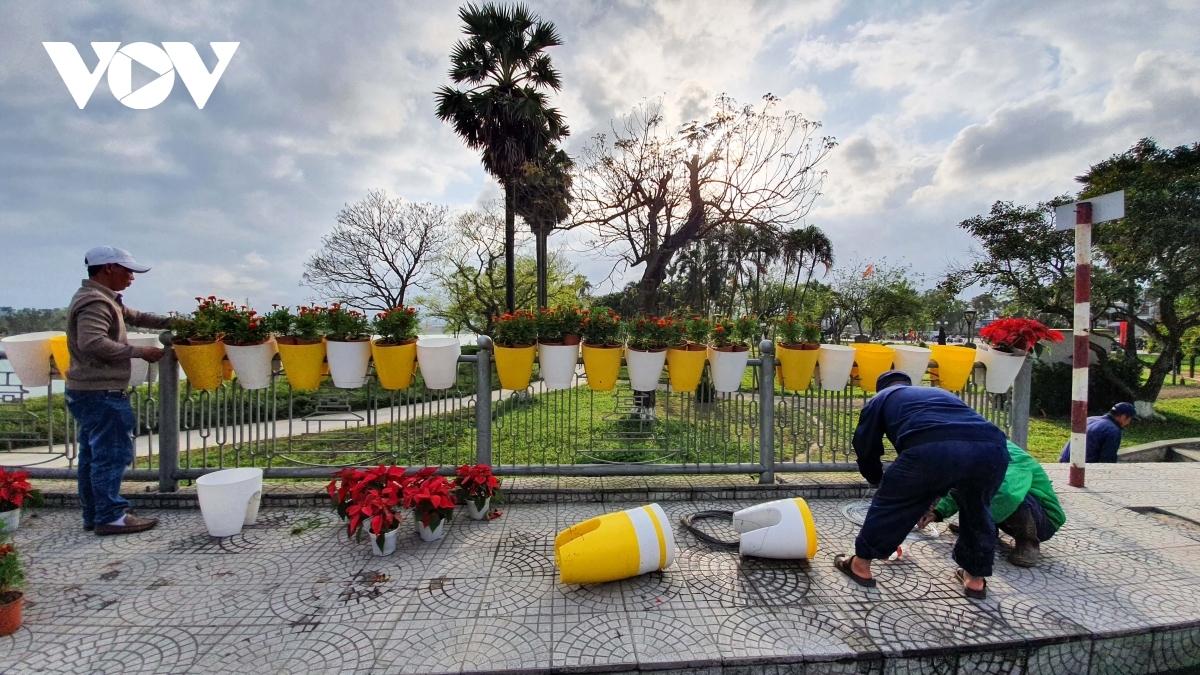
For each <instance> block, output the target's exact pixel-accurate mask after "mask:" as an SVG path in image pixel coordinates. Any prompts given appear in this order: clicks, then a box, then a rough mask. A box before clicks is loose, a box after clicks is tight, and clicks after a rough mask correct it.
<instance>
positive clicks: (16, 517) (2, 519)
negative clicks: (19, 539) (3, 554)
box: [0, 509, 21, 534]
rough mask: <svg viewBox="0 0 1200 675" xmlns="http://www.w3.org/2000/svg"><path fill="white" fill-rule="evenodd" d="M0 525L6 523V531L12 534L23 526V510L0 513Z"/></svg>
mask: <svg viewBox="0 0 1200 675" xmlns="http://www.w3.org/2000/svg"><path fill="white" fill-rule="evenodd" d="M0 523H4V531H5V532H7V533H9V534H12V533H13V532H16V531H17V528H18V527H20V526H21V509H13V510H12V511H0Z"/></svg>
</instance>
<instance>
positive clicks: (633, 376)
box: [625, 348, 667, 391]
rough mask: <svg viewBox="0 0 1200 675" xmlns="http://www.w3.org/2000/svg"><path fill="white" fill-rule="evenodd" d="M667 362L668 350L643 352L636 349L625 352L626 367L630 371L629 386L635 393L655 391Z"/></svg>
mask: <svg viewBox="0 0 1200 675" xmlns="http://www.w3.org/2000/svg"><path fill="white" fill-rule="evenodd" d="M666 362H667V350H665V349H660V350H659V351H656V352H641V351H638V350H636V349H628V348H627V349H626V350H625V365H626V366H627V367H628V370H629V386H630V387H631V388H632V389H633V390H634V391H654V390H655V389H656V388H657V387H658V378H659V377H660V376H661V375H662V370H663V365H664V364H665V363H666Z"/></svg>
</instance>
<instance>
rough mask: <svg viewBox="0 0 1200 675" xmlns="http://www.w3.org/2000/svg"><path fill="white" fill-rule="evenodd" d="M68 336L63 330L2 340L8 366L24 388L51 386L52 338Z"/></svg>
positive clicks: (0, 339) (15, 336)
mask: <svg viewBox="0 0 1200 675" xmlns="http://www.w3.org/2000/svg"><path fill="white" fill-rule="evenodd" d="M60 335H66V333H64V332H62V331H61V330H47V331H42V332H40V333H25V334H24V335H10V336H8V337H6V338H0V346H3V349H4V353H5V354H6V357H7V358H8V364H9V365H10V366H12V369H13V372H14V373H16V374H17V378H18V379H20V380H21V386H23V387H44V386H46V385H47V384H50V338H53V337H58V336H60Z"/></svg>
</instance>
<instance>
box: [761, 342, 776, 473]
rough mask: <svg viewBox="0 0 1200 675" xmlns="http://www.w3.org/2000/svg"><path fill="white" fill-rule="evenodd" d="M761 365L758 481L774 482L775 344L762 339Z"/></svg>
mask: <svg viewBox="0 0 1200 675" xmlns="http://www.w3.org/2000/svg"><path fill="white" fill-rule="evenodd" d="M759 354H760V356H761V359H760V360H761V361H762V365H761V366H759V368H760V370H759V373H758V457H759V462H760V463H761V464H762V465H763V472H762V474H761V475H760V476H759V477H758V482H759V483H762V484H764V485H769V484H773V483H774V482H775V344H774V343H772V342H771V341H770V340H763V341H762V343H761V344H760V345H759Z"/></svg>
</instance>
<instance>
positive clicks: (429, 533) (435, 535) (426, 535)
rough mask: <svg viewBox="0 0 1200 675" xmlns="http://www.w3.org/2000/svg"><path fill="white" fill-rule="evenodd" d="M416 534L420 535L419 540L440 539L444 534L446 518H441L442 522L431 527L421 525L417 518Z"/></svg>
mask: <svg viewBox="0 0 1200 675" xmlns="http://www.w3.org/2000/svg"><path fill="white" fill-rule="evenodd" d="M417 534H419V535H421V541H437V540H438V539H441V538H442V537H444V536H446V519H445V518H443V519H442V522H440V523H438V526H437V527H436V528H433V529H430V528H428V527H426V526H424V525H422V524H421V521H420V520H418V521H417Z"/></svg>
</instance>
